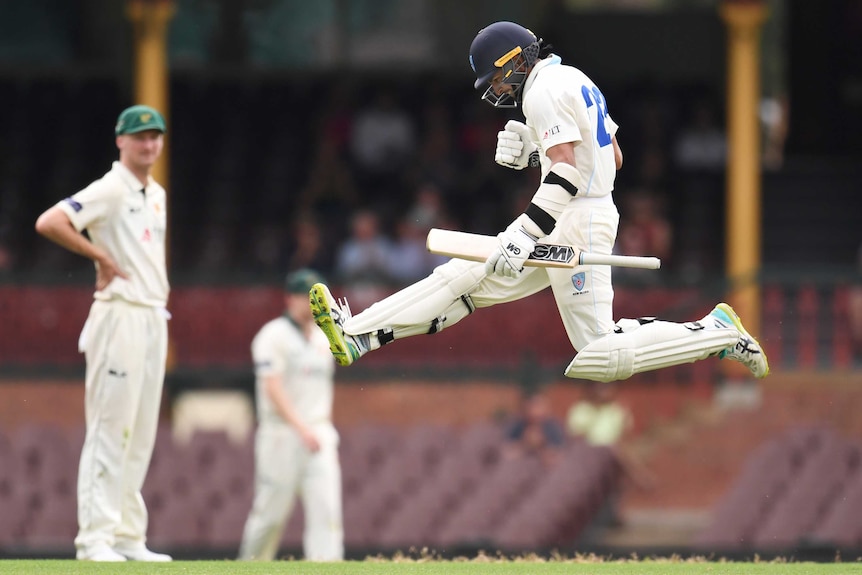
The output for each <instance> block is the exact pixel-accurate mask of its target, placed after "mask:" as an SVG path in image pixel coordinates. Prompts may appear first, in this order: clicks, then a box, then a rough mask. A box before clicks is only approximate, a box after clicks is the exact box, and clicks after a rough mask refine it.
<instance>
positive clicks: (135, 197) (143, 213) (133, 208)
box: [57, 162, 170, 307]
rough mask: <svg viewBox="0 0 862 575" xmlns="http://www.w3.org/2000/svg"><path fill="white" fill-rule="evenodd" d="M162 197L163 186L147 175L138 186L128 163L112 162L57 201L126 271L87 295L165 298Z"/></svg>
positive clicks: (160, 302) (145, 300) (155, 301)
mask: <svg viewBox="0 0 862 575" xmlns="http://www.w3.org/2000/svg"><path fill="white" fill-rule="evenodd" d="M165 198H166V195H165V189H164V188H163V187H162V186H160V185H159V184H158V183H157V182H156V181H155V180H153V179H152V177H150V179H149V182H148V183H147V185H146V186H142V185H141V182H140V181H139V180H138V179H137V178H136V177H135V176H134V175H133V174H132V172H131V171H129V169H128V168H126V167H125V166H124V165H123V164H121V163H120V162H114V163H113V165H112V167H111V171H109V172H108V173H107V174H105V175H104V176H102V178H100V179H98V180H96V181H95V182H93V183H92V184H90V185H89V186H87V187H86V188H84V189H83V190H81V191H80V192H78V193H76V194H74V195H73V196H71V197H68V198H66V199H64V200H61V201H60V202H58V203H57V206H58V207H59V208H60V209H61V210H63V211H64V212H65V213H66V215H68V216H69V219H70V220H71V222H72V225H73V226H75V229H77V230H78V231H82V230H84V229H86V230H87V234H88V235H89V236H90V241H92V242H93V244H95V245H97V246H99V247H100V248H102V249H103V250H105V251H106V252H108V254H110V256H111V257H112V258H113V259H114V261H115V262H116V263H117V266H119V268H120V269H121V270H123V271H124V272H126V274H128V276H129V279H127V280H125V279H123V278H120V277H116V278H114V280H113V281H112V282H111V283H110V284H108V286H107V287H106V288H105V289H103V290H99V291H96V293H95V294H94V296H93V297H95V298H96V299H98V300H110V299H113V298H121V299H123V300H126V301H128V302H131V303H136V304H142V305H149V306H155V307H164V306H165V305H166V304H167V301H168V292H169V291H170V286H169V285H168V274H167V269H166V265H165V232H166V230H167V212H166V209H165V208H166V205H165Z"/></svg>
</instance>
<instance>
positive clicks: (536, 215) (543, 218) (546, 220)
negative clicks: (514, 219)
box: [524, 203, 557, 235]
mask: <svg viewBox="0 0 862 575" xmlns="http://www.w3.org/2000/svg"><path fill="white" fill-rule="evenodd" d="M524 215H526V216H527V217H528V218H530V219H531V220H533V221H534V222H535V223H536V225H537V226H539V228H540V229H541V230H542V231H543V232H544V233H545V235H548V234H549V233H551V232H552V231H554V227H555V226H556V225H557V220H556V219H554V216H552V215H551V214H549V213H548V212H546V211H545V210H543V209H542V208H540V207H539V206H537V205H536V204H533V203H530V205H529V206H527V209H526V210H524Z"/></svg>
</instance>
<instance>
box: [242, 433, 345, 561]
mask: <svg viewBox="0 0 862 575" xmlns="http://www.w3.org/2000/svg"><path fill="white" fill-rule="evenodd" d="M312 428H313V429H314V432H315V433H316V434H317V439H318V441H320V450H319V451H318V452H317V453H311V452H310V451H308V448H306V447H305V445H304V444H303V443H302V439H301V438H300V436H299V434H298V433H297V432H296V431H294V429H293V427H291V426H288V425H285V424H281V423H262V424H261V425H260V426H259V427H258V430H257V433H256V438H255V485H254V488H255V495H254V504H253V506H252V509H251V512H250V513H249V516H248V520H247V521H246V524H245V530H244V532H243V537H242V544H241V545H240V550H239V559H240V560H245V561H248V560H256V561H271V560H272V559H274V558H275V555H276V553H277V552H278V548H279V545H280V543H281V536H282V533H283V531H284V528H285V525H286V523H287V519H288V518H289V517H290V514H291V512H292V511H293V506H294V504H295V501H296V496H297V495H298V494H299V495H300V496H301V497H302V510H303V515H304V519H305V525H304V530H303V536H302V547H303V553H304V555H305V559H306V560H308V561H339V560H341V559H343V558H344V528H343V526H342V509H341V464H340V463H339V460H338V432H337V431H336V430H335V427H333V425H332V424H331V423H330V422H321V423H317V424H314V425H312Z"/></svg>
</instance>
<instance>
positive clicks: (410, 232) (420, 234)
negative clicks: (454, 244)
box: [388, 217, 449, 287]
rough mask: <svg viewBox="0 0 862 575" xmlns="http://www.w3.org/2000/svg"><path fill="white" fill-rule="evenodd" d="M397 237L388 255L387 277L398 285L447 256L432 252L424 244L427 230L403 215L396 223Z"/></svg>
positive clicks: (402, 284)
mask: <svg viewBox="0 0 862 575" xmlns="http://www.w3.org/2000/svg"><path fill="white" fill-rule="evenodd" d="M396 228H397V237H396V239H395V242H394V243H393V244H392V249H391V254H390V256H389V274H388V275H389V277H390V278H391V280H392V281H393V282H394V283H395V284H396V285H397V286H398V287H401V286H405V285H407V284H410V283H413V282H414V281H417V280H419V279H422V278H424V277H425V276H426V275H428V274H429V273H431V271H432V270H433V269H434V268H435V267H436V266H438V265H440V264H442V263H443V262H446V261H447V260H448V259H449V258H446V257H442V256H438V255H435V254H432V253H430V252H429V251H428V248H427V247H426V245H425V241H426V238H427V236H428V231H427V230H426V229H425V228H424V227H421V226H419V225H418V224H416V223H415V222H413V221H412V220H410V219H409V218H407V217H405V218H402V219H400V220H399V221H398V224H397V225H396Z"/></svg>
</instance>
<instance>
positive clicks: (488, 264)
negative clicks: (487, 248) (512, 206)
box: [485, 222, 538, 278]
mask: <svg viewBox="0 0 862 575" xmlns="http://www.w3.org/2000/svg"><path fill="white" fill-rule="evenodd" d="M497 240H498V242H499V245H498V246H497V248H496V249H495V250H494V252H493V253H492V254H491V255H490V257H488V259H487V260H485V273H486V274H488V275H491V274H497V275H498V276H502V277H506V278H516V277H518V276H520V275H521V271H522V270H523V269H524V262H525V261H527V258H529V257H530V254H531V253H533V250H534V249H535V248H536V241H537V240H538V238H537V237H535V236H533V235H532V234H530V233H529V232H528V231H527V230H525V229H524V228H523V226H521V224H520V223H518V222H514V223H513V224H511V225H510V226H509V227H508V228H506V230H505V231H503V232H500V234H499V235H498V236H497Z"/></svg>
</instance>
